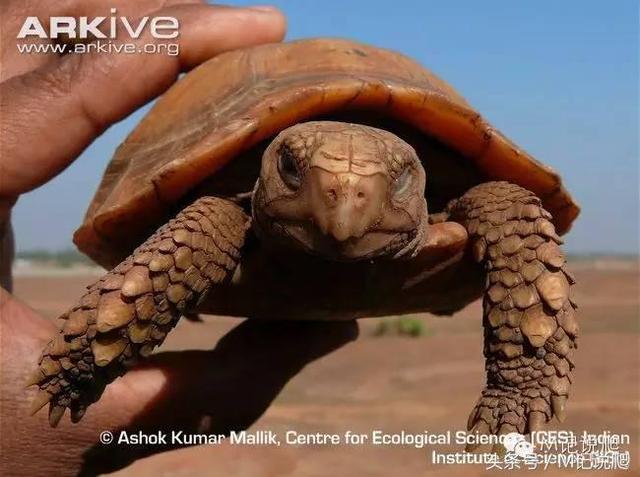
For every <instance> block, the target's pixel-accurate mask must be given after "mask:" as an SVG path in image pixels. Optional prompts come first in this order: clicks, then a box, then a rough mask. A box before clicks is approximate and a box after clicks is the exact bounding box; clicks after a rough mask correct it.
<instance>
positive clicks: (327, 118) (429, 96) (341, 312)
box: [29, 39, 579, 434]
mask: <svg viewBox="0 0 640 477" xmlns="http://www.w3.org/2000/svg"><path fill="white" fill-rule="evenodd" d="M578 213H579V207H578V206H577V205H576V203H575V202H574V200H573V199H572V197H571V195H570V194H569V193H568V192H567V190H566V189H565V188H564V187H563V184H562V181H561V179H560V177H559V176H558V174H557V173H556V172H554V171H553V170H552V169H551V168H549V167H547V166H545V165H543V164H541V163H540V162H538V161H536V160H535V159H534V158H533V157H532V156H531V155H529V154H527V153H526V152H525V151H523V150H522V149H520V148H518V147H517V146H516V145H515V144H514V143H513V142H511V141H510V140H509V139H507V138H506V137H505V136H504V135H502V134H501V133H500V132H499V131H498V130H497V129H495V128H494V127H493V126H491V124H490V123H489V122H487V121H486V120H485V119H484V118H483V117H482V116H481V115H480V114H479V113H478V112H476V111H475V110H474V109H473V108H472V107H471V106H470V105H469V104H468V103H467V102H466V101H465V99H463V97H462V96H461V95H460V94H458V93H457V92H456V91H455V90H454V89H453V88H452V87H451V86H450V85H449V84H447V83H446V82H444V81H443V80H441V79H440V78H438V77H437V76H436V75H434V74H433V73H431V72H430V71H428V70H427V69H425V68H424V67H423V66H421V65H420V64H418V63H416V62H414V61H413V60H411V59H409V58H407V57H405V56H403V55H402V54H400V53H397V52H394V51H390V50H386V49H382V48H378V47H373V46H368V45H365V44H361V43H358V42H354V41H348V40H341V39H311V40H301V41H294V42H289V43H282V44H268V45H262V46H256V47H251V48H248V49H243V50H238V51H232V52H228V53H225V54H222V55H220V56H218V57H216V58H213V59H211V60H209V61H208V62H206V63H204V64H202V65H200V66H199V67H197V68H196V69H194V70H193V71H191V72H190V73H188V74H187V75H186V76H185V77H184V78H182V79H181V80H179V81H178V82H177V83H176V84H175V85H173V86H172V87H171V88H170V89H169V90H168V91H167V92H166V93H165V94H164V95H163V96H162V97H161V98H160V99H159V100H158V101H157V103H156V104H155V105H154V107H153V108H152V109H151V111H150V112H149V113H148V115H147V116H146V117H145V118H144V119H143V120H142V121H141V122H140V124H139V125H138V126H137V127H136V128H135V130H134V131H133V132H132V133H131V134H130V135H129V136H128V137H127V139H126V140H125V142H124V143H123V144H122V145H120V146H119V148H118V149H117V151H116V153H115V156H114V157H113V159H112V161H111V162H110V164H109V165H108V167H107V169H106V171H105V173H104V177H103V179H102V183H101V184H100V187H99V189H98V191H97V193H96V195H95V197H94V199H93V201H92V203H91V205H90V206H89V208H88V211H87V213H86V216H85V218H84V222H83V224H82V225H81V226H80V228H79V229H78V231H77V232H76V233H75V235H74V241H75V243H76V244H77V246H78V247H79V249H80V250H81V251H83V252H84V253H86V254H87V255H88V256H89V257H91V258H92V259H93V260H95V261H96V262H97V263H99V264H100V265H102V266H103V267H105V268H106V269H108V270H110V271H109V272H108V273H106V274H105V275H104V276H103V277H102V278H101V279H100V280H98V281H97V282H96V283H94V284H93V285H91V286H89V287H88V288H87V291H86V293H85V294H84V295H83V296H82V297H81V298H80V299H79V301H78V302H77V303H76V304H75V305H74V306H73V307H72V308H70V309H69V311H68V312H67V313H65V314H63V315H62V317H61V318H62V319H64V320H65V321H64V325H63V326H62V329H61V330H60V332H59V334H57V335H56V336H55V337H54V338H53V339H52V341H51V342H50V343H49V344H48V345H47V346H46V347H45V348H44V351H43V353H42V356H41V358H40V361H39V365H38V368H37V370H36V371H35V372H34V374H33V376H31V377H30V380H29V383H30V385H37V386H38V387H39V391H38V394H37V396H36V397H35V399H34V402H33V409H32V410H33V412H34V413H35V412H37V411H38V410H39V409H41V408H42V407H44V406H45V405H46V404H47V403H48V404H49V422H50V424H51V425H52V426H55V425H57V423H58V422H59V421H60V419H61V418H62V416H63V415H64V413H65V410H66V409H67V408H69V409H70V415H71V420H72V421H73V422H77V421H78V420H79V419H80V418H81V417H82V416H83V414H84V413H85V411H86V409H87V407H88V406H89V405H90V404H92V403H93V402H95V401H97V400H98V399H99V397H100V395H101V393H102V391H103V390H104V388H105V386H106V385H107V384H108V383H110V382H111V381H112V380H114V379H115V378H116V377H117V376H119V375H122V374H123V373H124V372H125V371H126V369H127V368H128V367H130V366H131V364H132V363H134V362H136V360H137V359H138V358H139V357H141V356H142V357H144V356H147V355H148V354H149V353H151V352H152V350H153V348H154V347H155V346H157V345H159V344H160V343H162V341H163V340H164V338H165V336H166V335H167V333H168V332H169V331H170V330H171V329H172V328H173V326H174V325H175V324H176V322H177V321H178V320H179V319H180V317H181V316H189V315H190V314H193V313H197V312H205V313H213V314H221V315H231V316H239V317H248V318H256V319H293V320H353V319H356V318H360V317H371V316H381V315H388V314H397V313H409V312H430V313H435V314H452V313H453V312H455V311H457V310H459V309H461V308H462V307H464V306H465V305H467V304H468V303H470V302H471V301H473V300H475V299H477V298H478V297H480V296H482V297H483V318H482V324H483V326H484V330H485V333H484V356H485V359H486V385H485V388H484V389H483V390H482V392H481V394H480V398H479V399H478V401H477V403H476V405H475V406H474V408H473V410H472V412H471V414H470V416H469V421H468V423H467V425H468V430H470V431H472V432H476V433H484V434H499V433H505V432H516V431H517V432H520V433H526V432H531V431H535V430H538V429H542V428H543V427H544V425H545V424H546V423H547V422H548V421H549V420H550V419H551V418H552V417H554V416H555V417H557V418H558V419H559V420H560V421H562V420H563V419H564V417H565V405H566V400H567V397H568V394H569V388H570V384H571V379H572V378H571V373H572V369H573V368H574V358H573V353H574V348H575V347H576V335H577V323H576V313H575V309H576V305H575V303H574V302H573V301H572V299H571V298H570V296H569V289H570V286H571V285H573V284H574V283H575V280H574V278H573V277H572V275H571V274H570V273H569V272H568V271H567V269H566V263H565V262H566V260H565V257H564V255H563V252H562V250H561V249H560V245H561V244H562V240H561V238H560V235H562V234H564V233H566V232H568V231H569V228H570V226H571V224H572V222H573V220H574V219H575V218H576V217H577V215H578Z"/></svg>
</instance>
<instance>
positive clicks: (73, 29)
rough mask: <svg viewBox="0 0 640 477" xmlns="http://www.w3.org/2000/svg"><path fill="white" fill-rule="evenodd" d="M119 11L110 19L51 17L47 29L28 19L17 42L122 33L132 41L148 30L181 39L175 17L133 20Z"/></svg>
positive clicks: (113, 12)
mask: <svg viewBox="0 0 640 477" xmlns="http://www.w3.org/2000/svg"><path fill="white" fill-rule="evenodd" d="M116 14H117V10H116V9H115V8H112V9H111V16H109V17H50V18H49V22H48V23H49V24H48V27H49V28H48V32H47V29H46V28H45V27H44V26H43V24H42V22H41V21H40V19H39V18H38V17H35V16H32V17H27V18H26V19H25V21H24V23H23V24H22V27H21V28H20V31H19V32H18V35H17V38H19V39H26V38H45V39H47V38H48V39H52V40H55V39H58V38H61V37H64V38H71V39H96V38H116V36H117V34H118V33H119V32H120V33H122V32H126V33H127V34H128V35H129V37H130V38H134V39H137V38H140V36H141V35H142V33H143V32H144V31H145V28H148V30H149V34H150V35H151V36H152V37H153V38H156V39H162V40H166V39H172V38H177V37H178V35H179V34H180V32H179V27H180V24H179V22H178V19H177V18H175V17H168V16H158V17H148V16H145V17H141V18H139V19H137V20H130V19H128V18H127V17H124V16H117V15H116Z"/></svg>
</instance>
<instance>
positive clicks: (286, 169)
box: [278, 149, 301, 189]
mask: <svg viewBox="0 0 640 477" xmlns="http://www.w3.org/2000/svg"><path fill="white" fill-rule="evenodd" d="M278 172H279V173H280V177H282V180H283V181H284V183H285V184H287V185H288V186H289V187H291V188H292V189H297V188H299V187H300V182H301V177H300V168H299V167H298V163H297V161H296V159H295V157H294V156H293V153H292V152H291V151H290V150H289V149H284V150H283V151H282V152H281V153H280V157H279V159H278Z"/></svg>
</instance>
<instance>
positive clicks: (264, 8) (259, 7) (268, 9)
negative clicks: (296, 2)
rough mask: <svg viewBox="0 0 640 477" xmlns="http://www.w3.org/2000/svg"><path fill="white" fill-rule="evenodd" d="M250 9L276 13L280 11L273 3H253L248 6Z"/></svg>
mask: <svg viewBox="0 0 640 477" xmlns="http://www.w3.org/2000/svg"><path fill="white" fill-rule="evenodd" d="M247 8H248V9H249V10H257V11H259V12H266V13H274V12H276V11H278V9H277V8H276V7H274V6H273V5H251V6H250V7H247Z"/></svg>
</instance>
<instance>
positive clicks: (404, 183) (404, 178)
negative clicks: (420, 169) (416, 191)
mask: <svg viewBox="0 0 640 477" xmlns="http://www.w3.org/2000/svg"><path fill="white" fill-rule="evenodd" d="M412 180H413V174H411V168H410V167H406V168H405V169H404V171H402V174H400V176H399V177H398V178H397V179H396V181H395V184H394V185H393V188H394V190H393V195H394V196H395V197H396V198H402V197H403V196H404V195H406V193H407V191H408V190H409V189H410V187H411V183H412Z"/></svg>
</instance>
